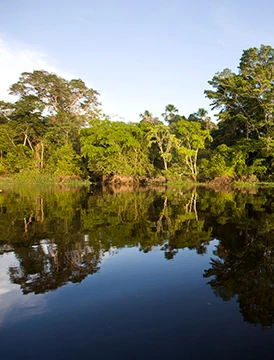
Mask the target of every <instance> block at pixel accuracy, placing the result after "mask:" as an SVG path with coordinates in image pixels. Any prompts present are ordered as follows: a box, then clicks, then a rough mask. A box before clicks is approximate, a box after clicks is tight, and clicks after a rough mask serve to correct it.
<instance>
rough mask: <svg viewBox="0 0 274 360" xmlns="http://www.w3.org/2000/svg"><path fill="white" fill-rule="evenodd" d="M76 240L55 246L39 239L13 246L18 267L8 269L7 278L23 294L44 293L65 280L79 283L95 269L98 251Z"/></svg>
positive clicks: (98, 260)
mask: <svg viewBox="0 0 274 360" xmlns="http://www.w3.org/2000/svg"><path fill="white" fill-rule="evenodd" d="M77 240H78V241H77V242H73V243H69V244H62V246H58V245H56V244H55V243H53V242H51V241H50V240H42V241H40V243H39V244H38V245H35V246H32V247H17V248H16V249H15V253H16V256H17V259H18V260H19V266H11V267H10V268H9V274H10V279H11V281H12V282H13V283H15V284H18V285H20V286H21V289H22V291H23V293H24V294H28V293H31V292H34V293H35V294H39V293H44V292H46V291H49V290H54V289H57V288H58V287H60V286H63V285H65V284H67V283H68V282H72V283H78V282H81V281H82V280H83V279H84V278H85V277H86V276H87V275H88V274H93V273H95V272H97V271H98V269H99V263H100V261H101V257H102V254H101V253H100V252H96V251H94V249H92V248H91V247H90V246H89V245H88V244H87V243H86V242H85V241H84V240H83V237H82V236H81V237H80V236H79V238H78V239H77Z"/></svg>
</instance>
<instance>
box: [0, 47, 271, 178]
mask: <svg viewBox="0 0 274 360" xmlns="http://www.w3.org/2000/svg"><path fill="white" fill-rule="evenodd" d="M209 84H210V86H211V89H209V90H205V96H206V97H207V98H208V99H210V101H211V106H212V109H213V110H214V111H216V118H217V121H216V122H213V121H212V119H211V118H210V117H209V116H208V113H207V111H206V110H205V109H202V108H200V109H198V110H197V112H195V113H193V114H190V115H189V116H184V115H182V114H180V113H179V110H178V109H177V108H176V106H174V105H172V104H168V105H167V106H166V107H165V108H164V112H163V114H162V118H161V119H159V118H157V117H155V116H153V114H152V113H151V112H150V111H148V110H145V111H144V112H143V113H142V114H140V122H139V123H133V122H122V121H120V122H117V121H111V119H109V118H108V116H106V115H105V114H104V113H103V111H102V109H101V104H100V102H99V93H98V92H97V91H96V90H94V89H91V88H88V87H87V86H86V84H85V83H84V82H83V81H82V80H80V79H78V80H75V79H73V80H70V81H67V80H65V79H63V78H62V77H60V76H57V75H56V74H52V73H48V72H46V71H33V72H32V73H29V72H25V73H22V74H21V76H20V78H19V80H18V81H17V82H16V83H15V84H13V85H11V87H10V94H11V95H14V99H15V101H14V102H12V103H8V102H4V101H0V175H2V176H12V177H14V176H21V177H24V176H25V177H26V178H30V177H35V176H37V175H39V174H45V175H47V174H48V175H51V176H56V177H59V178H66V177H79V178H84V179H90V180H92V181H100V180H102V179H103V180H105V181H107V180H108V181H111V180H116V181H117V179H118V180H119V181H120V182H128V181H141V182H142V181H143V182H147V181H148V180H149V179H150V180H151V179H158V180H159V179H162V181H166V180H170V181H172V180H173V181H174V180H176V181H184V180H189V179H191V180H193V181H210V180H212V179H214V178H216V177H226V178H229V179H233V180H241V181H257V180H259V181H273V180H274V175H273V166H274V157H273V149H274V122H273V114H274V49H273V48H272V47H270V46H265V45H262V46H261V47H260V48H259V49H257V48H250V49H248V50H245V51H244V52H243V54H242V57H241V58H240V63H239V66H238V72H237V73H234V72H232V71H231V70H229V69H225V70H223V71H221V72H218V73H216V74H215V76H214V77H213V79H212V80H211V81H209Z"/></svg>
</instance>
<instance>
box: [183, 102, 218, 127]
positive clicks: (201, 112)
mask: <svg viewBox="0 0 274 360" xmlns="http://www.w3.org/2000/svg"><path fill="white" fill-rule="evenodd" d="M188 121H194V122H198V123H200V124H201V128H202V130H210V131H211V130H213V129H216V128H217V125H216V124H215V123H214V122H213V121H212V120H211V117H210V116H208V112H207V110H205V109H204V108H199V109H198V111H197V112H196V113H194V114H190V115H189V117H188Z"/></svg>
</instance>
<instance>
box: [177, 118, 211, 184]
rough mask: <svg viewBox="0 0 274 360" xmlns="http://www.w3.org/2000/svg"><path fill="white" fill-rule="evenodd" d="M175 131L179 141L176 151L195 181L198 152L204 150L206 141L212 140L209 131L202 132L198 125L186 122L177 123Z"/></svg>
mask: <svg viewBox="0 0 274 360" xmlns="http://www.w3.org/2000/svg"><path fill="white" fill-rule="evenodd" d="M175 129H176V135H177V138H178V139H179V143H178V142H177V144H179V146H178V147H177V148H178V151H179V153H180V154H181V155H182V156H183V157H184V158H185V164H186V165H187V167H188V169H189V171H190V174H191V176H192V178H193V180H194V181H196V180H197V175H198V169H197V160H198V152H199V150H200V149H204V148H205V142H206V140H208V141H211V140H212V138H211V136H210V133H209V130H202V129H201V125H200V124H199V123H197V122H190V121H187V120H180V121H178V122H177V124H176V128H175Z"/></svg>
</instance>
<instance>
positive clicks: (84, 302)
mask: <svg viewBox="0 0 274 360" xmlns="http://www.w3.org/2000/svg"><path fill="white" fill-rule="evenodd" d="M273 195H274V192H273V191H272V193H271V191H268V192H267V191H262V190H261V191H258V192H257V193H253V194H252V193H242V192H235V193H214V192H210V191H202V190H195V189H193V190H190V191H187V190H184V189H179V188H176V189H168V190H167V189H158V190H144V189H143V190H139V191H134V192H133V191H116V190H115V191H103V192H102V191H99V190H97V191H96V190H92V191H91V190H90V189H86V188H83V189H73V190H71V189H65V188H61V189H58V190H57V189H47V190H43V191H38V190H36V189H28V188H26V189H23V188H21V189H13V190H5V189H4V191H3V193H1V194H0V349H1V359H3V360H4V359H27V360H29V359H47V360H48V359H96V360H100V359H213V358H217V357H218V358H221V359H232V358H233V359H273V357H274V327H273V323H274V267H273V265H274V197H273Z"/></svg>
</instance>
